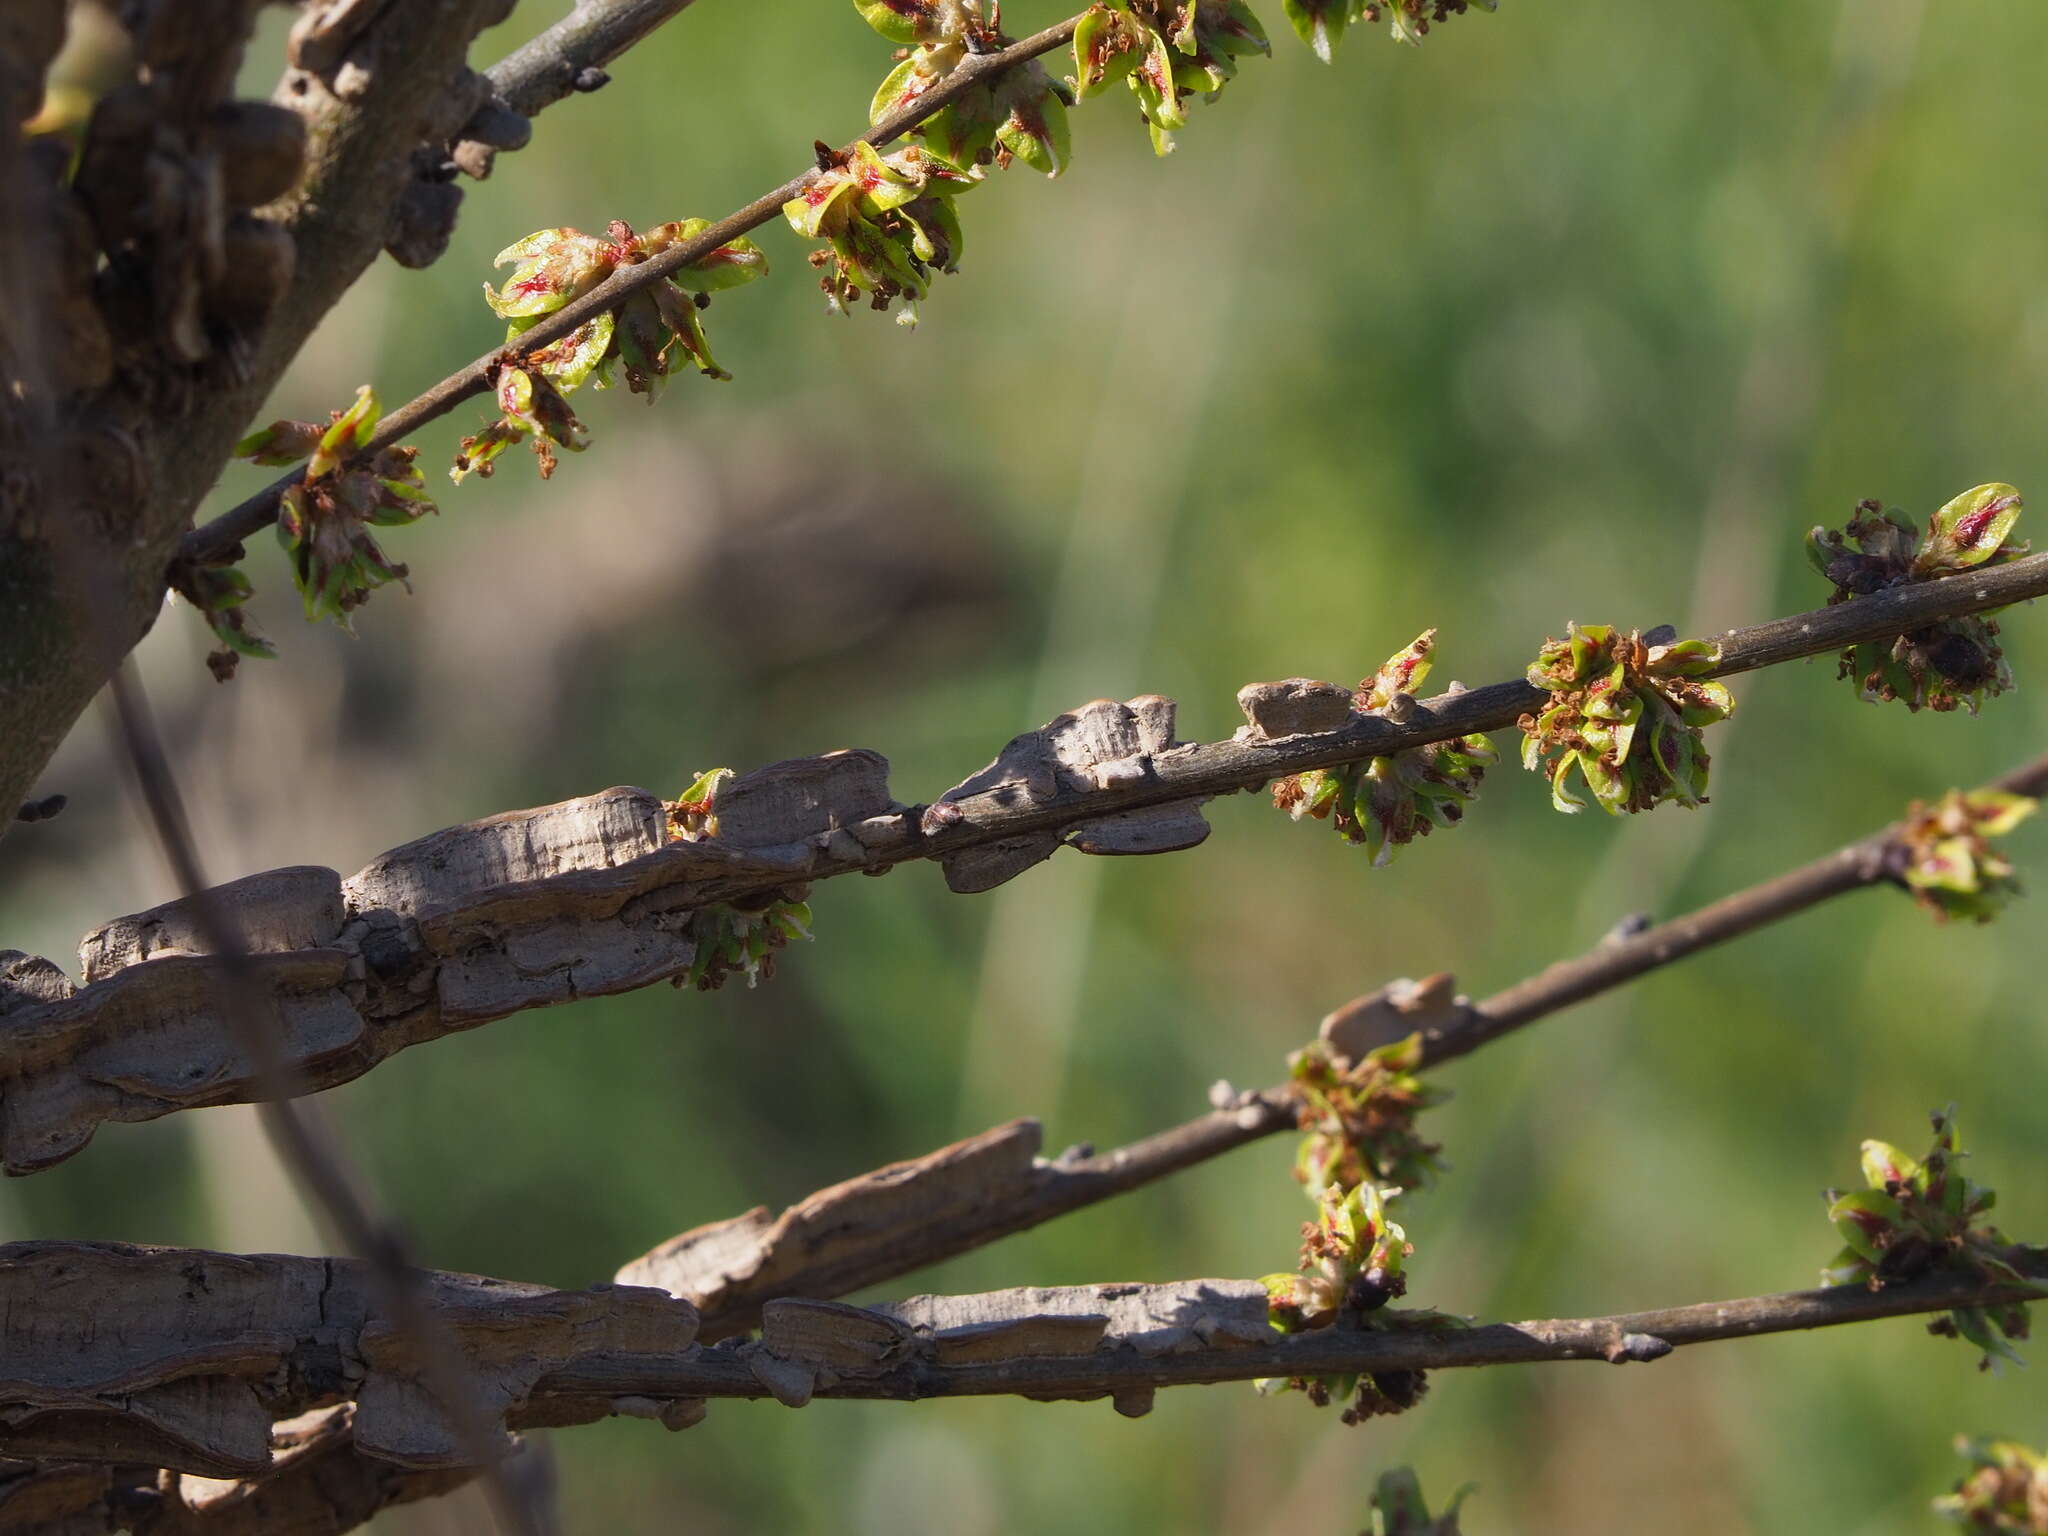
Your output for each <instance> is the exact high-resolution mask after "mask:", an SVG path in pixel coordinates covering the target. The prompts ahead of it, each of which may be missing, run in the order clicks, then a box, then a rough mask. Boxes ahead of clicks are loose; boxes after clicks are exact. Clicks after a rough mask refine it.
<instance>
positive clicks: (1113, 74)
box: [1074, 0, 1273, 155]
mask: <svg viewBox="0 0 2048 1536" xmlns="http://www.w3.org/2000/svg"><path fill="white" fill-rule="evenodd" d="M1272 51H1273V46H1272V44H1271V43H1269V42H1267V41H1266V33H1265V29H1264V28H1262V27H1261V26H1260V25H1259V19H1258V17H1256V16H1254V15H1253V14H1252V12H1251V7H1250V6H1248V5H1246V4H1245V3H1244V0H1102V3H1100V4H1097V5H1092V6H1090V7H1089V8H1088V12H1087V14H1086V15H1084V16H1083V17H1082V18H1081V23H1080V25H1079V26H1078V27H1077V28H1076V29H1075V31H1074V69H1075V76H1074V93H1075V96H1076V98H1077V99H1079V100H1086V99H1087V98H1088V97H1090V96H1094V95H1096V94H1098V93H1099V92H1102V91H1106V90H1108V89H1109V88H1110V87H1111V86H1112V85H1115V84H1116V83H1117V82H1118V81H1119V80H1121V81H1123V82H1125V83H1126V84H1127V85H1128V86H1129V87H1130V90H1131V94H1132V95H1133V96H1135V97H1137V99H1138V111H1139V112H1140V113H1141V114H1142V115H1143V116H1144V119H1145V123H1146V126H1147V128H1148V129H1149V130H1150V131H1151V134H1152V148H1153V149H1154V150H1155V151H1156V152H1157V153H1159V154H1162V155H1164V154H1170V153H1172V150H1173V135H1174V133H1175V131H1176V130H1178V129H1181V128H1185V127H1186V126H1187V121H1188V116H1187V98H1188V96H1189V95H1190V94H1199V95H1201V97H1202V98H1203V99H1204V100H1205V101H1214V100H1215V99H1216V97H1217V95H1218V93H1220V92H1221V91H1222V89H1223V87H1224V86H1226V85H1228V84H1229V83H1230V80H1231V78H1232V77H1233V76H1234V75H1236V73H1237V60H1238V57H1239V56H1240V55H1241V54H1246V53H1265V54H1270V53H1271V52H1272Z"/></svg>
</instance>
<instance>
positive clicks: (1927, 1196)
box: [1821, 1109, 2028, 1366]
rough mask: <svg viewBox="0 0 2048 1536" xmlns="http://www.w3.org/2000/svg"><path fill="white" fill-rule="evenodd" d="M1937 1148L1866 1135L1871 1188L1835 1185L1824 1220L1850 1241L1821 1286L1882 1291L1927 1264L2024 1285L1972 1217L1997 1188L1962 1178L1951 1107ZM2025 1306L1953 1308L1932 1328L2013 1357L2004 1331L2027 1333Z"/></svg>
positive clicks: (1988, 1355) (2000, 1244)
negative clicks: (1919, 1155) (1909, 1150)
mask: <svg viewBox="0 0 2048 1536" xmlns="http://www.w3.org/2000/svg"><path fill="white" fill-rule="evenodd" d="M1933 1122H1934V1146H1933V1149H1932V1150H1931V1151H1929V1152H1928V1154H1927V1156H1926V1158H1925V1159H1924V1160H1917V1161H1916V1160H1915V1159H1913V1158H1910V1157H1908V1156H1907V1155H1906V1154H1905V1153H1903V1152H1901V1151H1900V1150H1899V1149H1898V1148H1897V1147H1894V1146H1892V1145H1891V1144H1889V1143H1888V1142H1882V1141H1866V1142H1864V1143H1863V1177H1864V1178H1865V1179H1866V1180H1868V1181H1869V1185H1870V1187H1869V1188H1867V1189H1856V1190H1850V1191H1848V1192H1847V1193H1844V1192H1843V1191H1841V1190H1837V1189H1831V1190H1829V1191H1827V1193H1826V1196H1825V1198H1826V1200H1827V1202H1828V1220H1830V1221H1831V1222H1833V1223H1834V1225H1835V1230H1836V1231H1838V1232H1839V1233H1841V1234H1842V1239H1843V1241H1844V1243H1846V1245H1847V1246H1846V1247H1844V1248H1843V1249H1842V1251H1841V1252H1840V1253H1839V1254H1837V1255H1836V1256H1835V1259H1834V1261H1833V1262H1832V1263H1831V1264H1829V1265H1828V1266H1827V1267H1826V1268H1825V1269H1823V1270H1822V1271H1821V1281H1822V1283H1823V1284H1825V1285H1867V1286H1869V1287H1870V1289H1872V1290H1874V1291H1875V1290H1882V1289H1883V1288H1884V1287H1885V1286H1887V1285H1898V1284H1903V1283H1905V1282H1908V1281H1911V1280H1915V1279H1918V1278H1919V1277H1920V1276H1922V1275H1924V1274H1928V1273H1930V1272H1932V1271H1937V1270H1945V1271H1948V1272H1950V1273H1962V1274H1967V1275H1975V1276H1978V1277H1980V1278H1982V1279H1984V1280H1988V1281H2005V1282H2011V1283H2013V1284H2024V1283H2027V1277H2026V1276H2025V1275H2023V1274H2021V1273H2020V1271H2019V1270H2018V1269H2016V1268H2015V1267H2014V1266H2013V1263H2012V1257H2011V1256H2012V1254H2013V1252H2014V1250H2013V1248H2012V1247H2011V1245H2009V1244H2008V1243H2007V1242H2006V1240H2005V1239H2004V1238H2003V1237H2002V1236H2000V1234H1999V1232H1998V1230H1997V1229H1996V1228H1995V1227H1990V1226H1979V1225H1977V1221H1978V1219H1979V1218H1980V1217H1982V1216H1983V1214H1984V1213H1985V1212H1986V1211H1988V1210H1990V1209H1991V1207H1992V1206H1993V1205H1994V1204H1995V1203H1996V1201H1997V1198H1998V1197H1997V1195H1996V1194H1995V1193H1994V1192H1993V1191H1992V1190H1990V1189H1987V1188H1986V1187H1984V1186H1983V1185H1981V1184H1977V1183H1973V1182H1972V1181H1971V1180H1969V1179H1966V1178H1964V1177H1963V1174H1962V1170H1961V1169H1960V1168H1959V1167H1958V1166H1957V1164H1958V1162H1959V1161H1960V1160H1961V1159H1962V1157H1963V1155H1964V1154H1963V1152H1962V1150H1961V1148H1960V1147H1958V1146H1957V1144H1956V1131H1955V1112H1954V1110H1953V1109H1949V1110H1945V1111H1942V1112H1940V1113H1937V1114H1935V1115H1934V1116H1933ZM2027 1321H2028V1320H2027V1309H2026V1306H2025V1305H2024V1304H2023V1303H2020V1302H2010V1303H2006V1304H2004V1305H2002V1306H1995V1307H1957V1308H1955V1309H1954V1310H1953V1311H1950V1312H1948V1313H1945V1314H1944V1315H1943V1316H1941V1317H1940V1318H1938V1319H1936V1320H1935V1321H1934V1322H1932V1323H1930V1324H1929V1325H1928V1332H1930V1333H1936V1334H1941V1335H1944V1336H1946V1337H1950V1338H1957V1337H1960V1338H1963V1339H1967V1340H1968V1341H1969V1342H1970V1343H1972V1344H1974V1345H1976V1346H1977V1348H1978V1349H1980V1350H1982V1351H1983V1352H1984V1357H1983V1359H1982V1361H1980V1362H1979V1363H1980V1365H1983V1366H1989V1365H1990V1364H1991V1362H1992V1361H1993V1360H1994V1359H2001V1358H2002V1359H2006V1360H2013V1361H2017V1360H2018V1359H2019V1356H2018V1355H2016V1354H2015V1353H2013V1350H2012V1347H2011V1346H2010V1345H2009V1344H2007V1343H2006V1342H2005V1340H2006V1339H2024V1338H2025V1337H2026V1336H2027Z"/></svg>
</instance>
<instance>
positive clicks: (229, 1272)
mask: <svg viewBox="0 0 2048 1536" xmlns="http://www.w3.org/2000/svg"><path fill="white" fill-rule="evenodd" d="M2007 1257H2008V1258H2009V1259H2010V1260H2011V1261H2012V1262H2013V1263H2015V1265H2016V1266H2017V1267H2019V1268H2020V1269H2021V1271H2022V1273H2024V1274H2025V1275H2027V1276H2028V1279H2029V1281H2030V1282H2033V1283H2028V1284H2017V1285H2016V1284H2012V1283H2009V1282H2000V1283H1991V1282H1987V1281H1984V1280H1981V1279H1978V1278H1975V1277H1972V1276H1968V1275H1961V1274H1932V1275H1929V1276H1926V1277H1924V1278H1922V1279H1920V1280H1916V1281H1914V1282H1912V1283H1910V1284H1899V1285H1893V1286H1889V1287H1887V1288H1885V1289H1884V1290H1881V1291H1871V1290H1868V1289H1865V1288H1862V1287H1853V1288H1852V1287H1838V1288H1835V1289H1832V1290H1821V1291H1795V1292H1789V1293H1785V1294H1781V1295H1774V1296H1757V1297H1749V1298H1745V1299H1741V1300H1735V1301H1723V1302H1705V1303H1699V1304H1696V1305H1692V1306H1684V1307H1673V1308H1666V1309H1663V1310H1659V1311H1651V1312H1635V1313H1625V1314H1621V1315H1618V1316H1613V1317H1594V1318H1574V1319H1564V1320H1556V1321H1540V1322H1524V1323H1496V1324H1490V1325H1486V1326H1481V1327H1471V1328H1466V1327H1460V1326H1458V1325H1457V1324H1456V1323H1455V1322H1454V1321H1451V1320H1447V1319H1442V1318H1439V1317H1437V1316H1436V1315H1435V1314H1423V1315H1410V1316H1407V1317H1404V1316H1403V1314H1401V1313H1400V1312H1398V1311H1390V1312H1384V1313H1380V1314H1376V1318H1375V1320H1376V1324H1377V1326H1375V1327H1374V1328H1373V1329H1372V1330H1371V1331H1358V1330H1350V1329H1338V1328H1329V1329H1321V1330H1317V1331H1314V1332H1309V1333H1302V1334H1297V1335H1294V1336H1292V1337H1283V1336H1281V1335H1279V1334H1276V1333H1274V1332H1273V1331H1271V1330H1270V1329H1269V1328H1268V1326H1267V1323H1266V1291H1265V1287H1264V1286H1263V1285H1262V1284H1261V1283H1259V1282H1258V1281H1252V1280H1185V1281H1178V1282H1174V1283H1172V1284H1167V1285H1097V1286H1066V1287H1055V1288H1050V1289H1023V1290H1013V1291H997V1292H991V1293H986V1294H983V1295H978V1296H960V1297H945V1296H921V1297H913V1298H911V1299H910V1300H908V1301H903V1302H896V1303H891V1304H887V1305H882V1306H875V1307H850V1306H845V1305H842V1304H839V1303H834V1302H819V1301H794V1300H790V1301H778V1302H772V1303H770V1304H769V1305H768V1307H767V1308H766V1310H765V1312H764V1317H763V1324H762V1333H761V1337H760V1338H759V1339H758V1340H754V1341H750V1342H745V1343H741V1342H737V1341H728V1342H727V1343H725V1344H722V1345H719V1346H717V1347H714V1348H711V1349H706V1348H703V1347H702V1346H699V1345H696V1344H694V1343H693V1342H692V1337H691V1335H692V1329H693V1327H694V1324H695V1321H696V1318H695V1313H694V1312H693V1311H692V1309H691V1308H690V1306H689V1304H688V1303H687V1302H684V1301H681V1300H678V1299H676V1298H673V1297H670V1296H666V1295H664V1294H662V1293H660V1292H657V1291H651V1290H644V1289H639V1288H633V1287H623V1286H615V1287H600V1288H598V1289H595V1290H591V1291H549V1290H546V1289H544V1288H541V1287H537V1286H521V1285H515V1284H512V1283H511V1282H506V1281H495V1280H480V1279H477V1278H475V1277H470V1276H452V1275H435V1276H432V1277H430V1278H431V1280H432V1283H433V1290H434V1304H435V1308H436V1311H437V1313H439V1314H440V1320H441V1321H442V1323H443V1324H444V1325H445V1326H446V1327H447V1328H448V1329H449V1330H450V1331H451V1332H452V1333H453V1334H454V1335H455V1336H456V1337H458V1338H459V1339H460V1340H461V1343H462V1347H463V1350H464V1354H465V1364H466V1366H467V1367H468V1369H469V1370H470V1371H471V1372H472V1373H473V1375H474V1377H475V1381H476V1385H477V1389H478V1392H479V1394H480V1396H482V1397H483V1398H484V1399H485V1400H487V1401H490V1402H492V1403H493V1404H494V1406H495V1408H496V1411H497V1413H498V1415H499V1420H500V1422H501V1423H502V1424H503V1425H504V1426H506V1427H508V1428H509V1427H514V1426H519V1425H527V1426H537V1425H563V1424H572V1423H586V1422H589V1421H591V1420H593V1419H597V1418H603V1417H606V1416H609V1415H613V1414H620V1413H624V1414H630V1415H634V1416H637V1417H648V1418H655V1419H659V1420H661V1421H662V1422H664V1423H667V1424H668V1425H670V1426H671V1427H673V1428H683V1427H687V1426H688V1425H689V1424H693V1423H695V1422H697V1421H698V1420H699V1419H700V1418H701V1417H702V1405H703V1403H704V1401H705V1400H707V1399H710V1398H727V1397H734V1398H762V1397H775V1398H777V1399H778V1400H780V1401H782V1402H784V1403H786V1404H789V1405H791V1406H801V1405H802V1404H803V1403H805V1402H808V1401H809V1400H810V1399H811V1398H812V1397H814V1396H816V1397H847V1398H869V1399H893V1400H898V1401H916V1400H921V1399H924V1398H931V1397H965V1396H990V1395H1021V1396H1027V1397H1033V1398H1038V1399H1090V1398H1100V1397H1110V1398H1113V1399H1115V1400H1116V1402H1117V1405H1118V1407H1119V1409H1120V1410H1121V1411H1123V1412H1125V1413H1141V1412H1143V1411H1144V1410H1145V1409H1146V1408H1148V1407H1149V1406H1150V1394H1151V1393H1152V1391H1154V1390H1155V1389H1157V1388H1160V1387H1170V1386H1187V1385H1195V1384H1201V1383H1213V1382H1224V1381H1245V1380H1251V1379H1254V1378H1258V1377H1292V1376H1325V1375H1342V1374H1350V1373H1353V1372H1359V1371H1396V1370H1400V1371H1413V1370H1435V1369H1448V1368H1452V1367H1467V1366H1484V1365H1509V1364H1529V1363H1536V1362H1543V1361H1560V1360H1589V1359H1590V1360H1601V1359H1604V1360H1610V1361H1615V1362H1619V1361H1622V1360H1631V1359H1633V1360H1644V1359H1654V1358H1656V1357H1657V1356H1659V1355H1661V1354H1664V1353H1668V1352H1669V1350H1670V1349H1672V1348H1677V1347H1681V1346H1684V1345H1690V1344H1702V1343H1708V1342H1712V1341H1716V1340H1721V1339H1732V1338H1746V1337H1752V1336H1756V1335H1760V1334H1767V1333H1783V1332H1789V1331H1793V1330H1799V1329H1807V1328H1824V1327H1835V1326H1839V1325H1842V1324H1845V1323H1858V1322H1869V1321H1873V1320H1876V1319H1878V1318H1885V1317H1900V1316H1906V1315H1910V1314H1915V1313H1925V1312H1938V1311H1946V1310H1949V1309H1951V1308H1954V1307H1961V1306H1999V1305H2004V1304H2008V1303H2012V1302H2024V1301H2031V1300H2035V1299H2037V1298H2039V1297H2040V1296H2041V1295H2042V1294H2043V1290H2042V1286H2041V1284H2040V1283H2039V1282H2041V1281H2042V1280H2043V1279H2048V1264H2044V1262H2043V1259H2042V1256H2041V1255H2040V1254H2039V1253H2038V1252H2036V1251H2034V1250H2028V1249H2017V1248H2016V1249H2013V1250H2010V1251H2009V1252H2008V1254H2007ZM60 1285H61V1286H62V1287H63V1288H64V1295H65V1298H66V1304H65V1305H64V1307H63V1308H62V1309H61V1310H59V1309H57V1308H55V1307H53V1306H52V1305H51V1304H50V1296H51V1293H52V1289H53V1287H57V1286H60ZM0 1293H4V1294H5V1296H6V1297H7V1298H8V1299H10V1300H11V1301H13V1303H14V1305H13V1306H12V1307H11V1308H10V1309H9V1310H7V1311H6V1312H5V1313H0V1315H4V1316H9V1317H13V1318H17V1319H20V1320H21V1322H20V1323H18V1324H17V1325H14V1326H11V1327H9V1328H8V1330H7V1334H8V1338H7V1342H8V1347H9V1357H8V1359H9V1368H8V1374H7V1379H6V1381H4V1382H0V1407H4V1408H5V1410H6V1411H5V1413H4V1414H0V1454H7V1455H13V1456H18V1457H25V1458H34V1459H52V1460H70V1461H82V1462H111V1463H134V1462H148V1463H150V1464H153V1465H159V1466H164V1467H168V1468H172V1469H175V1470H177V1471H180V1472H184V1473H191V1474H194V1475H197V1476H202V1477H251V1476H260V1475H261V1474H262V1473H263V1472H264V1471H266V1470H267V1469H269V1468H270V1467H271V1465H272V1456H271V1433H272V1422H273V1420H274V1419H277V1418H282V1417H289V1416H292V1415H295V1414H299V1413H303V1412H306V1411H308V1410H311V1409H316V1408H321V1407H326V1406H330V1405H332V1404H334V1403H336V1402H338V1401H344V1400H350V1401H353V1402H354V1404H355V1410H354V1426H353V1427H354V1433H355V1436H356V1439H357V1443H358V1445H359V1446H360V1448H361V1449H362V1450H363V1451H365V1452H367V1453H368V1454H369V1455H371V1456H372V1457H375V1458H377V1459H381V1460H384V1461H388V1462H392V1463H395V1464H397V1465H399V1466H403V1467H412V1468H421V1469H440V1470H451V1469H454V1468H457V1467H459V1466H460V1465H461V1464H462V1463H461V1451H460V1442H459V1440H458V1438H457V1437H456V1436H454V1435H453V1434H452V1433H451V1432H450V1429H449V1426H448V1424H447V1422H446V1420H445V1417H443V1416H441V1415H440V1414H439V1413H438V1412H437V1411H436V1410H435V1407H434V1404H433V1402H432V1400H431V1399H430V1398H428V1397H427V1396H425V1395H424V1394H423V1393H422V1391H421V1390H420V1385H419V1379H418V1370H419V1361H418V1358H417V1355H416V1354H414V1353H413V1352H412V1351H410V1350H409V1349H408V1347H407V1346H406V1344H405V1338H404V1335H403V1334H402V1333H401V1332H400V1331H399V1330H397V1329H394V1328H393V1327H391V1326H390V1323H389V1321H388V1320H387V1319H384V1318H382V1317H380V1316H379V1315H378V1314H377V1313H376V1312H375V1310H374V1308H373V1307H372V1306H371V1304H370V1303H369V1301H368V1299H367V1295H366V1292H365V1290H364V1287H363V1272H362V1269H361V1267H360V1266H354V1265H350V1264H348V1263H346V1262H345V1261H339V1260H320V1259H294V1258H280V1257H277V1256H275V1255H263V1256H255V1257H251V1256H239V1257H238V1256H233V1255H226V1254H215V1253H206V1252H202V1251H198V1250H189V1249H143V1248H131V1247H125V1246H121V1245H114V1244H97V1243H16V1244H10V1245H8V1246H6V1247H5V1248H0ZM95 1298H97V1299H95ZM110 1308H118V1309H119V1311H120V1314H121V1316H122V1317H123V1318H124V1321H125V1324H126V1325H125V1326H124V1327H123V1328H121V1329H119V1330H108V1329H104V1328H100V1327H98V1326H97V1325H96V1319H98V1318H99V1317H102V1316H104V1315H106V1314H107V1311H108V1309H110ZM31 1317H33V1318H34V1320H35V1322H34V1326H33V1328H30V1327H29V1326H28V1324H27V1319H29V1318H31Z"/></svg>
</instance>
